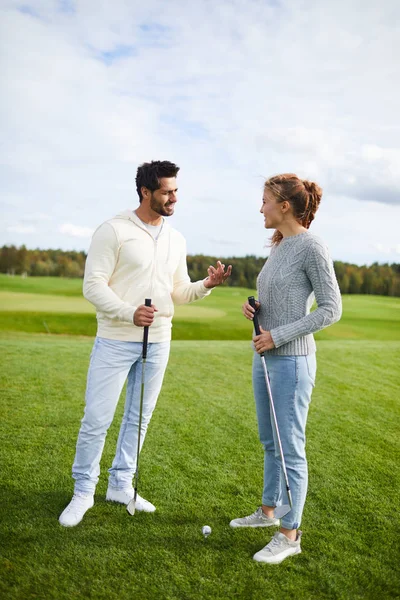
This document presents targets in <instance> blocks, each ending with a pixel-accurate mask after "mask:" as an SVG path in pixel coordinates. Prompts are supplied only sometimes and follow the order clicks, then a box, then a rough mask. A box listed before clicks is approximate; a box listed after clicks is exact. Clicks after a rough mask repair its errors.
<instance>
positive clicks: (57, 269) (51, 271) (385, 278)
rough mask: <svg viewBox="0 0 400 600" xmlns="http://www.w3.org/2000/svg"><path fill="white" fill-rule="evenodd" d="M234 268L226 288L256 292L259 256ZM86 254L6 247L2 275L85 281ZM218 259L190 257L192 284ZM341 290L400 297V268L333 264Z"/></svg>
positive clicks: (0, 256)
mask: <svg viewBox="0 0 400 600" xmlns="http://www.w3.org/2000/svg"><path fill="white" fill-rule="evenodd" d="M220 260H222V261H223V262H224V263H225V264H226V265H228V264H231V265H232V266H233V271H232V275H231V277H230V278H229V279H228V282H227V284H228V285H229V286H234V287H246V288H250V289H254V288H255V287H256V278H257V275H258V273H259V272H260V271H261V269H262V266H263V264H264V263H265V258H262V257H257V256H253V255H250V256H242V257H235V256H233V257H228V258H223V259H220ZM85 261H86V254H85V252H75V251H68V252H66V251H64V250H39V249H36V250H28V249H27V248H26V247H25V246H21V247H20V248H17V247H16V246H3V247H2V248H1V251H0V273H9V274H10V275H23V274H26V275H31V276H55V277H83V273H84V269H85ZM216 261H217V258H216V257H215V256H205V255H203V254H196V255H195V256H188V258H187V263H188V269H189V275H190V277H191V279H192V280H193V281H197V280H198V279H202V278H203V277H205V276H206V274H207V268H208V267H209V265H210V264H215V263H216ZM334 265H335V271H336V275H337V278H338V281H339V286H340V289H341V291H342V293H343V294H377V295H381V296H400V264H397V263H393V264H382V265H380V264H378V263H374V264H373V265H371V266H370V267H367V266H362V267H359V266H358V265H353V264H350V263H345V262H341V261H336V262H335V263H334Z"/></svg>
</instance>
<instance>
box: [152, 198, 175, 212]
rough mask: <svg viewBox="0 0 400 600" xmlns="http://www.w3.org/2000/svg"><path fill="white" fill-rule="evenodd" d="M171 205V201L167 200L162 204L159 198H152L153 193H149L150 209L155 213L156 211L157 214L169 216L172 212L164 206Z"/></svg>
mask: <svg viewBox="0 0 400 600" xmlns="http://www.w3.org/2000/svg"><path fill="white" fill-rule="evenodd" d="M170 206H173V203H172V202H167V203H166V204H162V203H161V202H160V201H159V200H157V199H156V198H154V195H153V194H151V197H150V208H151V210H153V211H154V212H155V213H157V214H158V215H161V216H162V217H170V216H171V215H172V213H173V211H172V212H170V211H168V210H166V209H165V207H167V208H168V207H170Z"/></svg>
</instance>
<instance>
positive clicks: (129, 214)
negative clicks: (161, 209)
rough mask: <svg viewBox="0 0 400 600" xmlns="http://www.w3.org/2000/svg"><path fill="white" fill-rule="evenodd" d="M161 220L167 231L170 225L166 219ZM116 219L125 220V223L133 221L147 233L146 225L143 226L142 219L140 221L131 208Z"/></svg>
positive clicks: (119, 214) (116, 216)
mask: <svg viewBox="0 0 400 600" xmlns="http://www.w3.org/2000/svg"><path fill="white" fill-rule="evenodd" d="M161 218H162V220H163V229H166V228H167V227H169V225H168V223H167V221H166V219H165V218H164V217H161ZM114 219H124V220H125V221H132V223H135V225H137V226H138V227H140V228H141V229H145V230H146V231H147V229H146V227H145V225H144V224H143V221H142V220H141V219H139V217H138V216H137V214H136V213H135V212H134V211H133V210H130V209H129V208H128V209H127V210H123V211H121V212H120V213H118V214H117V215H115V217H114Z"/></svg>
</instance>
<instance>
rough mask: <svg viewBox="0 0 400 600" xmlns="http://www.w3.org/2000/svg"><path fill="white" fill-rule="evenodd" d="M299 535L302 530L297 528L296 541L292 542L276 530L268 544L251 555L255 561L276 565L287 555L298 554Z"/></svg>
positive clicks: (299, 550) (299, 549)
mask: <svg viewBox="0 0 400 600" xmlns="http://www.w3.org/2000/svg"><path fill="white" fill-rule="evenodd" d="M301 535H302V532H301V531H300V529H299V530H298V532H297V538H296V541H295V542H292V541H291V540H289V538H287V537H286V535H284V534H283V533H281V532H280V531H277V532H276V533H275V535H274V537H273V538H272V540H271V541H270V542H269V544H267V545H266V546H265V547H264V548H263V549H262V550H260V551H259V552H257V553H256V554H255V555H254V556H253V558H254V560H256V561H257V562H264V563H269V564H270V565H277V564H278V563H281V562H282V561H283V560H285V558H287V557H288V556H292V555H293V554H300V552H301V548H300V540H301Z"/></svg>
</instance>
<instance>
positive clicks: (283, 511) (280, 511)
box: [248, 296, 293, 519]
mask: <svg viewBox="0 0 400 600" xmlns="http://www.w3.org/2000/svg"><path fill="white" fill-rule="evenodd" d="M248 301H249V304H250V306H251V307H252V308H254V310H257V309H256V300H255V298H254V296H249V298H248ZM253 323H254V331H255V332H256V335H260V334H261V331H260V325H259V323H258V317H257V314H256V313H254V317H253ZM260 358H261V363H262V366H263V369H264V376H265V384H266V386H267V392H268V397H269V404H270V407H271V412H272V417H273V421H274V426H275V433H276V439H277V440H278V446H279V454H280V456H281V463H282V470H283V474H284V476H285V484H286V491H287V497H288V500H289V504H282V505H281V506H276V507H275V510H274V515H275V518H276V519H281V518H282V517H284V516H285V515H287V513H288V512H290V510H291V509H292V506H293V505H292V494H291V492H290V487H289V479H288V475H287V471H286V463H285V458H284V456H283V449H282V442H281V436H280V435H279V428H278V421H277V419H276V413H275V406H274V400H273V398H272V391H271V384H270V381H269V377H268V371H267V364H266V362H265V356H264V352H262V353H261V354H260Z"/></svg>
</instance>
